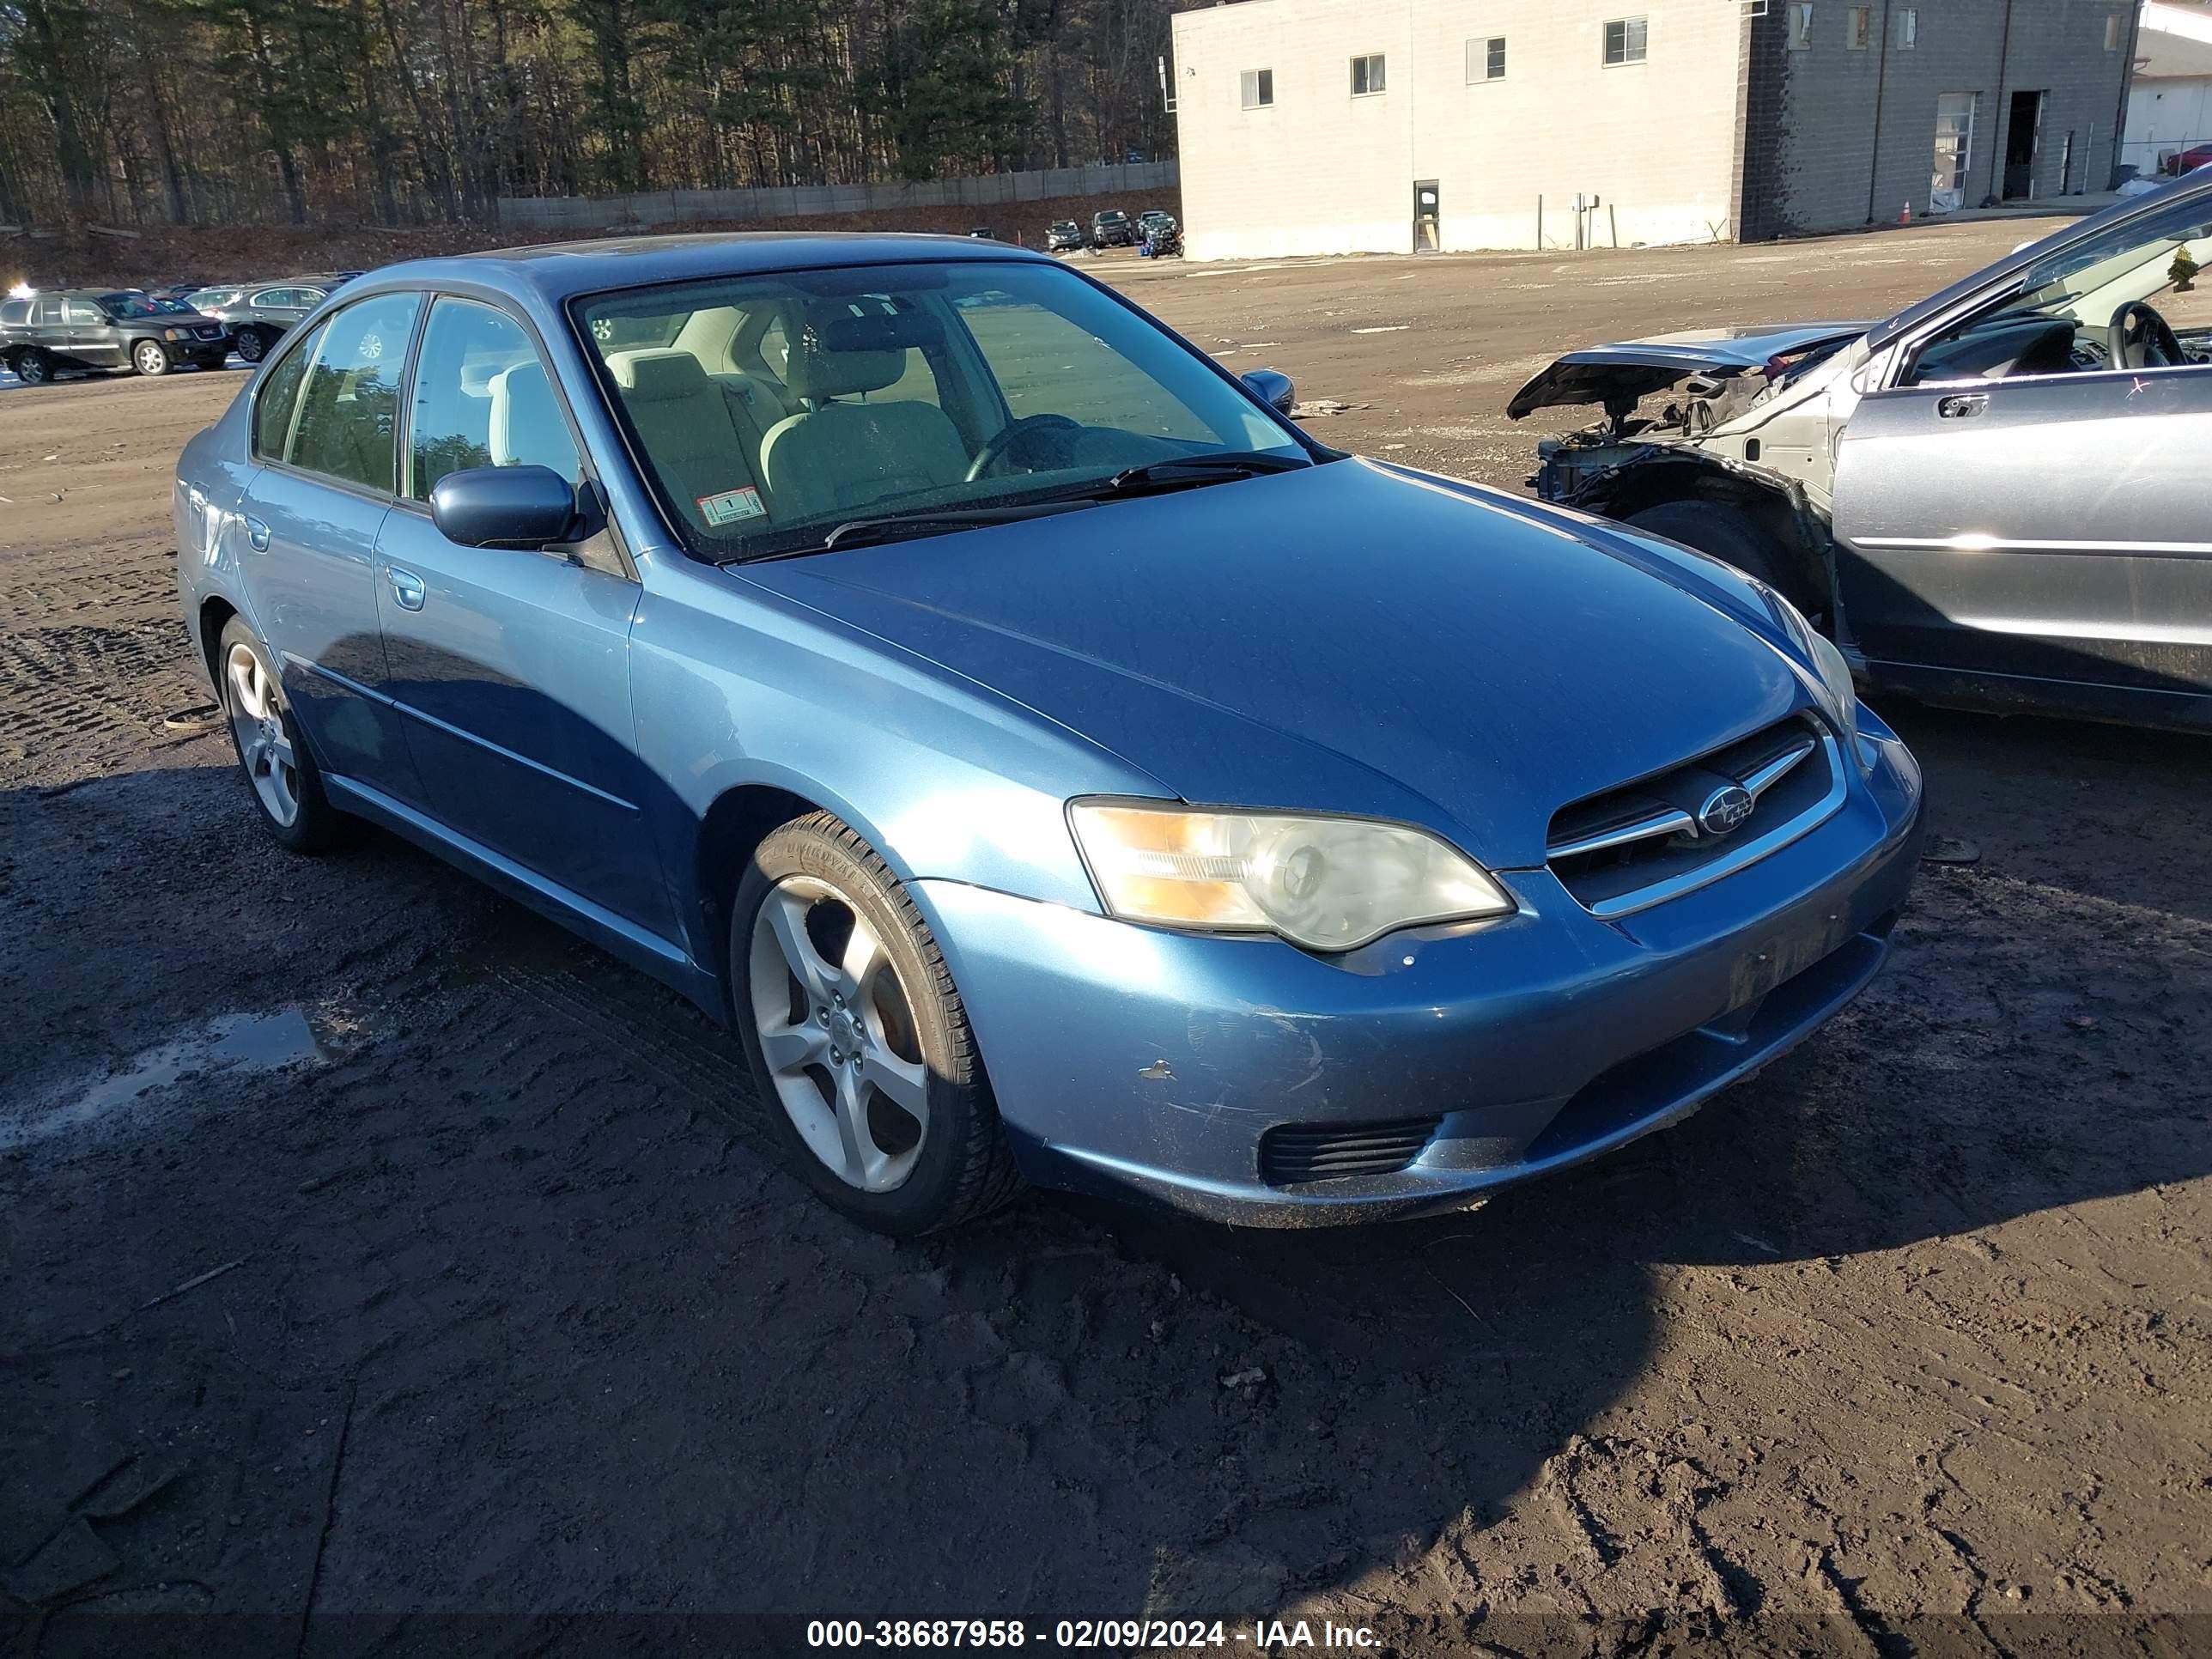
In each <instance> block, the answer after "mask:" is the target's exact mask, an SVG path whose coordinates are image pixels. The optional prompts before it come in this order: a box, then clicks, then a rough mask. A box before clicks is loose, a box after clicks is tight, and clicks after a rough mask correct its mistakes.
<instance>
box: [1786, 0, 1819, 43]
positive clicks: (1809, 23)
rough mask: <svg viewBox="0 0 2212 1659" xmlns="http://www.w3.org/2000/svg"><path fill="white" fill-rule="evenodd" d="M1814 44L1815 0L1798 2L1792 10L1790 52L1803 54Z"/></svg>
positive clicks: (1791, 7) (1799, 0) (1792, 6)
mask: <svg viewBox="0 0 2212 1659" xmlns="http://www.w3.org/2000/svg"><path fill="white" fill-rule="evenodd" d="M1812 44H1813V0H1796V3H1793V4H1792V5H1791V6H1790V51H1792V52H1803V51H1805V50H1806V49H1808V47H1810V46H1812Z"/></svg>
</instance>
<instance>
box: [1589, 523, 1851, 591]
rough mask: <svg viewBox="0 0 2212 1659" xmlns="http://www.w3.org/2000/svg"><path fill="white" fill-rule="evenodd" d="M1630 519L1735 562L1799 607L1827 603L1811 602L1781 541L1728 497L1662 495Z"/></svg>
mask: <svg viewBox="0 0 2212 1659" xmlns="http://www.w3.org/2000/svg"><path fill="white" fill-rule="evenodd" d="M1627 523H1628V525H1629V526H1630V527H1631V528H1632V529H1636V530H1647V531H1649V532H1651V533H1652V534H1653V535H1655V536H1664V537H1665V538H1667V539H1668V540H1669V541H1674V542H1680V543H1681V544H1683V545H1684V546H1685V547H1693V548H1695V549H1696V550H1698V551H1699V552H1700V553H1709V554H1711V556H1713V557H1714V558H1716V559H1718V560H1719V561H1720V562H1722V563H1723V564H1730V565H1734V566H1735V568H1737V569H1738V570H1741V571H1742V572H1743V574H1745V575H1747V576H1752V577H1755V578H1757V579H1758V580H1760V581H1763V582H1765V584H1766V585H1767V586H1769V587H1771V588H1773V589H1774V590H1775V591H1776V592H1778V593H1780V594H1781V595H1782V596H1783V597H1784V599H1788V600H1789V601H1790V603H1791V604H1792V605H1796V606H1797V607H1798V608H1799V609H1800V610H1802V611H1816V610H1820V609H1821V608H1823V607H1822V606H1821V605H1820V602H1819V601H1818V600H1814V601H1813V602H1812V603H1811V604H1809V605H1808V603H1807V601H1808V599H1811V598H1812V596H1811V595H1809V594H1808V593H1807V592H1805V584H1804V583H1803V582H1802V581H1799V580H1796V579H1795V578H1794V577H1792V576H1791V575H1790V574H1788V572H1787V571H1786V569H1785V568H1784V556H1783V550H1782V549H1781V548H1780V547H1778V546H1777V545H1776V544H1775V540H1774V538H1773V537H1772V536H1771V535H1770V534H1768V533H1767V531H1766V529H1765V526H1763V525H1761V524H1760V523H1759V521H1758V520H1755V519H1753V517H1752V516H1751V515H1750V514H1749V513H1746V512H1744V511H1743V510H1742V509H1741V508H1740V507H1731V506H1729V504H1728V503H1727V502H1725V501H1661V502H1660V503H1658V505H1656V507H1645V508H1644V510H1643V511H1642V512H1641V513H1634V514H1632V515H1631V516H1630V517H1629V519H1628V520H1627Z"/></svg>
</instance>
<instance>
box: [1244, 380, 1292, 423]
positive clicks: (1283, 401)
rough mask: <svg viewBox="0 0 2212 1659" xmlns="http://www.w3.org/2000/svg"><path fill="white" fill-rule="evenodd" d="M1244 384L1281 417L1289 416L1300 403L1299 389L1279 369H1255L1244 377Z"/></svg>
mask: <svg viewBox="0 0 2212 1659" xmlns="http://www.w3.org/2000/svg"><path fill="white" fill-rule="evenodd" d="M1244 384H1245V385H1246V386H1249V388H1250V389H1251V390H1252V391H1253V392H1255V393H1257V394H1258V396H1259V398H1260V400H1261V402H1262V403H1264V404H1267V406H1268V407H1269V408H1271V409H1273V410H1274V411H1275V412H1276V413H1277V414H1279V415H1285V416H1287V415H1288V414H1289V413H1290V412H1291V409H1292V408H1293V407H1294V406H1295V405H1296V404H1297V401H1298V393H1297V387H1296V386H1292V385H1291V377H1290V376H1289V375H1287V374H1284V373H1283V372H1282V371H1281V370H1279V369H1273V368H1255V369H1254V370H1253V371H1252V372H1251V373H1250V374H1247V375H1245V376H1244Z"/></svg>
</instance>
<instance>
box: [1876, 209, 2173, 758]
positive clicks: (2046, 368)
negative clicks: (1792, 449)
mask: <svg viewBox="0 0 2212 1659" xmlns="http://www.w3.org/2000/svg"><path fill="white" fill-rule="evenodd" d="M2207 263H2212V202H2208V201H2207V200H2205V199H2204V198H2203V197H2195V198H2192V199H2191V200H2189V201H2185V202H2184V203H2182V204H2178V205H2176V206H2173V207H2171V208H2167V209H2166V210H2163V211H2154V212H2152V213H2149V214H2148V215H2144V216H2136V217H2133V218H2131V219H2130V220H2128V221H2126V222H2122V223H2120V224H2118V225H2114V226H2112V227H2109V228H2106V229H2104V230H2103V231H2101V232H2099V233H2095V234H2091V235H2090V236H2088V237H2087V238H2086V239H2084V240H2079V241H2077V242H2075V243H2073V244H2070V245H2068V246H2061V247H2059V248H2057V250H2055V251H2054V252H2051V254H2050V255H2049V256H2047V257H2046V258H2045V259H2044V260H2043V261H2042V262H2041V263H2040V264H2038V265H2036V266H2034V267H2033V268H2031V269H2029V270H2026V271H2024V272H2021V273H2019V274H2018V275H2017V276H2004V277H2000V278H1999V279H1998V281H1997V283H1996V286H1995V287H1994V288H1993V289H1992V291H1991V293H1990V296H1989V299H1988V301H1987V302H1986V303H1984V305H1983V306H1981V307H1979V308H1978V309H1977V310H1975V311H1973V312H1972V313H1970V314H1969V315H1967V316H1966V318H1964V319H1961V320H1960V321H1958V322H1955V323H1954V324H1952V325H1949V326H1948V327H1945V328H1942V329H1940V330H1937V331H1934V332H1932V333H1931V334H1930V335H1929V337H1926V338H1923V339H1918V340H1912V341H1908V342H1907V343H1906V345H1905V349H1904V356H1903V358H1902V361H1901V362H1900V364H1899V371H1898V374H1897V378H1896V381H1895V382H1894V383H1893V385H1891V386H1889V387H1888V388H1887V389H1884V390H1880V391H1876V392H1873V393H1872V394H1870V395H1869V396H1868V397H1866V398H1863V399H1862V400H1861V402H1860V404H1859V405H1858V407H1857V410H1854V411H1853V412H1852V414H1851V416H1850V420H1849V422H1847V423H1846V424H1845V426H1844V432H1843V441H1842V443H1841V445H1840V446H1839V448H1838V455H1837V461H1836V474H1835V493H1834V506H1833V520H1834V527H1835V532H1836V538H1837V541H1838V586H1839V589H1840V593H1841V597H1842V599H1843V609H1844V623H1845V625H1846V626H1847V628H1848V629H1849V631H1850V634H1851V635H1852V636H1853V637H1854V638H1855V639H1856V640H1857V642H1858V644H1859V646H1860V647H1862V648H1863V650H1864V651H1865V652H1866V653H1867V655H1868V656H1869V658H1870V659H1874V660H1875V661H1876V662H1877V663H1881V664H1889V665H1900V666H1908V667H1912V668H1918V669H1923V670H1934V671H1939V673H1940V672H1953V673H1963V674H1965V675H1968V676H1971V677H1972V678H1975V679H1976V680H1978V681H1981V682H1984V683H1986V682H1987V681H1988V679H1989V677H1990V676H2003V675H2011V676H2016V677H2020V678H2022V679H2024V680H2034V681H2038V682H2041V683H2042V684H2040V685H2039V686H2038V687H2036V688H2034V690H2035V694H2036V695H2037V696H2038V697H2039V698H2040V699H2042V700H2045V701H2049V700H2051V699H2052V698H2053V697H2054V696H2056V697H2057V698H2059V699H2061V700H2063V699H2064V698H2065V697H2066V696H2067V690H2066V689H2067V688H2068V687H2069V686H2073V687H2076V688H2080V689H2081V690H2082V691H2083V692H2084V693H2085V694H2086V693H2087V692H2090V691H2092V690H2094V691H2096V692H2098V693H2100V694H2103V697H2102V700H2103V701H2105V702H2107V703H2109V702H2110V694H2112V693H2114V692H2118V693H2123V694H2127V695H2128V696H2130V697H2131V698H2132V699H2133V700H2134V702H2136V704H2137V706H2138V708H2140V711H2141V712H2142V714H2145V715H2146V716H2147V717H2149V718H2160V715H2159V714H2158V713H2157V709H2158V708H2160V707H2161V706H2163V705H2164V704H2165V702H2166V700H2167V699H2173V698H2179V697H2187V698H2191V699H2201V698H2203V696H2205V695H2206V694H2207V693H2208V692H2212V467H2208V466H2207V465H2205V457H2206V456H2207V455H2212V295H2207V294H2206V293H2205V292H2204V291H2203V289H2202V288H2201V287H2200V286H2199V284H2198V283H2197V280H2196V279H2195V276H2194V275H2193V272H2194V270H2195V269H2196V268H2197V267H2199V266H2201V265H2203V264H2207ZM2000 684H2002V682H2000ZM2028 689H2029V688H2028V687H2027V686H2025V685H2023V686H2022V687H2021V690H2024V691H2025V690H2028ZM2076 700H2077V701H2081V702H2094V701H2098V700H2099V699H2097V698H2094V697H2090V696H2086V695H2085V696H2082V697H2081V698H2078V699H2076ZM2200 708H2201V705H2198V704H2194V703H2192V705H2191V708H2189V709H2186V710H2182V711H2180V713H2179V717H2180V718H2183V719H2189V718H2192V717H2194V718H2201V713H2198V712H2197V711H2198V710H2199V709H2200Z"/></svg>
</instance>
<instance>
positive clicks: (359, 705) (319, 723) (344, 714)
mask: <svg viewBox="0 0 2212 1659" xmlns="http://www.w3.org/2000/svg"><path fill="white" fill-rule="evenodd" d="M421 307H422V295H420V294H387V295H376V296H375V297H374V298H371V299H367V300H363V301H361V302H360V303H359V304H357V305H353V306H349V307H347V308H346V309H345V310H343V311H342V312H340V313H338V314H337V316H335V317H333V318H331V319H330V320H329V321H328V322H327V323H325V324H323V325H321V326H319V328H317V329H316V330H315V331H313V333H312V334H310V335H309V336H308V337H307V338H305V339H303V340H301V341H300V342H299V343H298V346H297V347H296V348H295V349H293V350H291V351H288V352H287V353H285V354H284V356H283V358H282V359H280V360H279V361H278V362H276V365H275V366H274V367H272V368H270V369H269V370H268V371H267V372H266V373H265V374H263V375H262V376H261V378H260V380H258V382H257V383H256V385H255V386H254V389H253V394H252V395H253V399H254V403H253V411H252V422H253V439H252V443H253V457H254V459H255V461H256V462H257V463H258V464H259V465H258V471H255V472H254V474H253V475H252V477H251V478H249V479H248V480H247V482H246V490H245V493H244V495H242V497H241V498H240V501H239V504H238V509H237V512H236V513H234V515H233V516H232V518H231V520H229V521H228V524H227V525H226V526H225V533H226V534H227V535H229V536H232V537H234V538H237V543H236V544H235V546H234V556H235V557H236V559H237V561H238V568H239V571H240V575H241V577H242V578H243V581H244V585H245V588H246V598H247V599H248V601H249V603H250V605H251V609H252V621H253V623H254V625H255V626H256V627H257V628H258V629H259V630H260V633H261V635H262V638H263V640H264V641H265V642H266V643H267V645H268V647H269V648H270V651H271V652H273V653H275V654H276V660H277V664H278V666H279V670H280V671H281V672H282V674H283V680H284V690H285V695H286V696H287V697H288V698H289V700H290V702H291V704H292V712H293V714H294V715H295V717H296V718H297V719H298V720H299V722H300V724H301V726H302V727H304V728H305V729H306V732H307V740H308V742H309V743H310V744H313V748H314V750H315V757H316V758H317V760H318V761H319V762H320V763H321V764H322V765H323V767H324V769H325V770H326V771H328V772H331V773H333V774H335V775H337V776H338V777H340V778H343V779H347V780H350V781H353V782H355V783H358V784H362V785H364V786H366V787H368V788H370V789H373V790H374V791H376V792H377V793H380V794H383V795H386V796H390V797H392V798H393V799H398V800H401V801H406V802H411V803H415V804H417V805H419V804H420V803H421V790H420V788H419V787H418V786H417V784H416V778H415V769H414V760H413V757H412V756H411V754H410V751H409V750H408V748H407V741H406V737H405V734H404V732H403V731H402V729H401V726H400V721H399V716H398V712H397V711H396V710H395V709H394V708H392V704H391V702H390V700H389V697H388V695H387V693H386V690H385V681H386V672H385V661H384V640H383V636H382V635H381V634H380V631H379V629H378V626H377V616H376V590H375V586H374V560H375V556H376V538H377V532H379V531H380V529H381V528H382V527H383V524H384V520H385V518H386V514H388V513H390V512H391V510H392V478H393V468H394V465H395V461H396V447H397V440H398V402H399V387H400V384H401V375H402V371H403V369H404V364H405V361H406V354H407V342H408V339H409V337H410V335H411V334H412V333H413V331H414V325H415V319H416V314H417V313H418V312H419V311H420V309H421Z"/></svg>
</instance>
